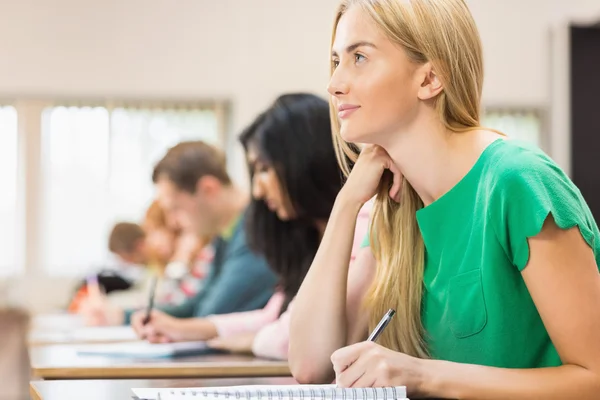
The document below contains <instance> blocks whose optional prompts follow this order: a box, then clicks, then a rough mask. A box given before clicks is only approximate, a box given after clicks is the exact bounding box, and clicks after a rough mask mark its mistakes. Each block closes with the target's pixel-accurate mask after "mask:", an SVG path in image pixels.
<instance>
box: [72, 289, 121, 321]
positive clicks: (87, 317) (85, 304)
mask: <svg viewBox="0 0 600 400" xmlns="http://www.w3.org/2000/svg"><path fill="white" fill-rule="evenodd" d="M78 314H79V315H81V316H83V319H84V321H85V324H86V326H115V325H122V324H123V321H124V319H125V314H124V312H123V310H122V309H121V308H120V307H117V306H115V305H113V304H110V302H109V301H108V298H107V297H106V296H105V295H97V296H88V297H86V298H85V299H83V300H82V301H81V305H80V307H79V311H78Z"/></svg>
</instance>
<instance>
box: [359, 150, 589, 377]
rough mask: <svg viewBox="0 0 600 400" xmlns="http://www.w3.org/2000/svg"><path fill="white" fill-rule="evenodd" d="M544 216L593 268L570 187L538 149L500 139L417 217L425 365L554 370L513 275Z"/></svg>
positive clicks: (584, 218) (547, 343)
mask: <svg viewBox="0 0 600 400" xmlns="http://www.w3.org/2000/svg"><path fill="white" fill-rule="evenodd" d="M549 214H552V216H553V217H554V220H555V221H556V224H557V225H558V226H559V227H560V228H561V229H568V228H572V227H574V226H578V227H579V230H580V232H581V235H582V237H583V238H584V239H585V241H586V243H587V244H588V245H589V246H590V247H591V248H592V249H593V251H594V255H595V258H596V263H597V264H598V261H599V258H600V243H599V241H598V240H597V238H598V237H599V236H600V232H599V231H598V227H597V225H596V223H595V222H594V219H593V217H592V213H591V211H590V209H589V208H588V206H587V204H586V203H585V200H584V199H583V197H582V195H581V193H580V191H579V190H578V189H577V187H575V185H574V184H573V182H571V180H570V179H569V178H568V177H567V176H566V175H565V173H564V172H563V171H562V170H561V169H560V168H559V167H558V166H557V165H556V164H555V163H554V161H552V160H551V159H550V158H549V157H548V156H546V155H545V154H544V153H543V152H542V151H541V150H539V149H538V148H536V147H534V146H533V145H529V144H526V143H523V142H520V141H515V140H502V139H499V140H497V141H495V142H494V143H492V144H491V145H489V146H488V147H487V149H485V150H484V152H483V153H482V155H481V157H480V158H479V160H478V161H477V162H476V163H475V165H474V166H473V168H472V169H471V170H470V171H469V172H468V173H467V175H465V177H464V178H463V179H462V180H461V181H460V182H458V183H457V184H456V185H455V186H454V187H453V188H452V189H451V190H450V191H449V192H447V193H446V194H445V195H443V196H442V197H441V198H439V199H438V200H436V201H435V202H433V203H432V204H430V205H429V206H427V207H425V208H422V209H420V210H419V211H417V221H418V224H419V228H420V230H421V234H422V236H423V240H424V243H425V254H426V256H425V272H424V277H423V280H424V294H423V308H422V321H423V326H424V328H425V331H426V340H427V343H428V347H429V352H430V354H431V356H432V358H435V359H442V360H448V361H454V362H460V363H471V364H479V365H488V366H494V367H503V368H539V367H549V366H558V365H560V364H561V360H560V358H559V356H558V353H557V352H556V349H555V347H554V345H553V344H552V342H551V340H550V337H549V336H548V332H547V331H546V329H545V327H544V324H543V323H542V320H541V318H540V315H539V314H538V311H537V309H536V307H535V304H534V303H533V300H532V299H531V296H530V294H529V291H528V290H527V287H526V285H525V282H524V281H523V278H522V276H521V273H520V271H522V270H523V269H524V268H525V267H526V265H527V262H528V259H529V245H528V243H527V238H529V237H533V236H536V235H537V234H538V233H539V232H540V231H541V229H542V225H543V223H544V221H545V220H546V218H547V217H548V215H549ZM363 244H365V245H368V238H367V240H366V241H365V243H363ZM565 268H568V265H565Z"/></svg>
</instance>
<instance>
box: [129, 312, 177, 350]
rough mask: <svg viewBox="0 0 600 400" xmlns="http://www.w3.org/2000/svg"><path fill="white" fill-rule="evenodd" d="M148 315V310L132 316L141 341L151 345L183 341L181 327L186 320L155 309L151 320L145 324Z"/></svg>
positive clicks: (151, 314)
mask: <svg viewBox="0 0 600 400" xmlns="http://www.w3.org/2000/svg"><path fill="white" fill-rule="evenodd" d="M147 316H148V313H147V311H146V310H140V311H137V312H136V313H135V314H133V315H132V316H131V326H132V327H133V330H134V331H135V333H137V335H138V336H139V337H140V339H146V340H148V341H149V342H150V343H169V342H178V341H181V340H182V338H181V337H180V336H181V335H180V332H181V329H180V326H181V324H182V323H183V322H184V320H182V319H179V318H175V317H171V316H170V315H167V314H165V313H163V312H161V311H158V310H156V309H153V310H152V311H151V312H150V319H149V321H148V322H147V323H144V322H145V319H146V317H147Z"/></svg>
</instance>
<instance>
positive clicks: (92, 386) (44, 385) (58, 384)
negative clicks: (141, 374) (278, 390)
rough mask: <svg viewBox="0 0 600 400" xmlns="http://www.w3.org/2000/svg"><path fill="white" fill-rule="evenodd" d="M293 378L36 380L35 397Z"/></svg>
mask: <svg viewBox="0 0 600 400" xmlns="http://www.w3.org/2000/svg"><path fill="white" fill-rule="evenodd" d="M295 383H296V382H295V381H294V380H293V379H292V378H237V379H212V380H210V379H175V380H100V381H85V380H79V381H35V382H31V383H30V385H29V392H30V394H31V398H32V399H33V400H81V399H86V400H131V399H132V396H133V392H132V391H131V388H165V387H202V386H233V385H293V384H295Z"/></svg>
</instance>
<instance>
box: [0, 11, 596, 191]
mask: <svg viewBox="0 0 600 400" xmlns="http://www.w3.org/2000/svg"><path fill="white" fill-rule="evenodd" d="M336 4H337V0H302V1H297V0H177V1H172V0H103V1H101V0H96V1H91V0H87V1H86V0H53V1H46V0H19V1H14V0H0V10H1V12H0V97H2V96H10V95H31V96H38V95H43V96H66V97H79V96H86V97H90V96H92V97H104V96H106V97H111V96H120V97H133V98H143V97H175V98H180V97H183V98H198V97H200V98H223V99H230V100H231V101H232V104H233V107H234V109H233V120H232V122H233V124H232V131H233V132H238V131H239V130H240V129H241V128H242V127H243V126H244V125H245V124H246V123H248V122H249V121H250V120H251V118H252V117H253V116H254V115H255V114H256V113H257V112H258V111H260V110H261V109H262V108H263V107H265V106H266V105H267V104H268V103H269V102H270V101H271V100H272V99H273V98H274V97H275V96H277V95H278V94H279V93H281V92H284V91H290V90H307V91H312V92H316V93H322V94H325V92H324V88H325V86H326V83H327V65H328V43H329V36H330V25H331V20H332V15H333V10H334V8H335V5H336ZM469 4H470V6H471V8H472V11H473V14H474V16H475V19H476V20H477V23H478V25H479V28H480V31H481V36H482V39H483V42H484V46H485V58H486V69H487V76H486V86H485V91H484V100H485V102H486V103H488V104H501V105H513V104H514V105H541V106H544V105H547V104H548V103H549V96H550V66H549V62H550V53H549V49H550V44H549V28H550V26H551V25H552V24H555V23H557V22H559V21H565V20H567V19H568V18H589V17H590V16H594V15H595V16H597V18H598V19H600V2H599V1H598V0H568V1H567V0H502V1H498V0H470V1H469ZM242 164H243V163H242V162H241V158H240V153H239V151H238V152H237V153H235V155H234V156H233V157H232V160H231V168H232V172H233V174H234V176H236V177H238V178H239V179H245V173H244V172H243V168H242V167H241V166H242Z"/></svg>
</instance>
